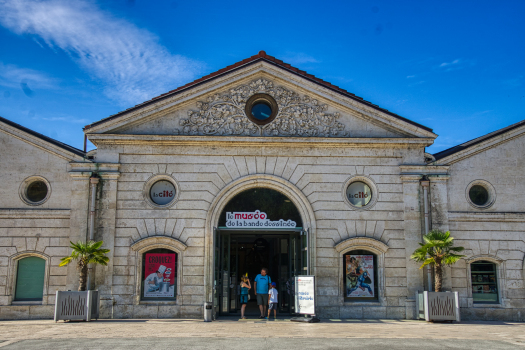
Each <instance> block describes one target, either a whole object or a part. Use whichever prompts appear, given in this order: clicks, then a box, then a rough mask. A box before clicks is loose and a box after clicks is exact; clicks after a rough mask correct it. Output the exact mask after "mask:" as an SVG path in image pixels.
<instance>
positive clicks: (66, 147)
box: [0, 117, 86, 158]
mask: <svg viewBox="0 0 525 350" xmlns="http://www.w3.org/2000/svg"><path fill="white" fill-rule="evenodd" d="M0 122H2V123H4V124H7V125H9V126H11V127H13V128H15V129H17V130H20V131H22V132H24V133H27V134H29V135H31V136H34V137H37V138H39V139H41V140H43V141H46V142H49V143H51V144H52V145H55V146H57V147H60V148H62V149H64V150H66V151H68V152H70V153H73V154H75V155H77V156H80V157H83V158H85V156H86V152H84V151H82V150H80V149H78V148H75V147H73V146H70V145H67V144H65V143H63V142H60V141H58V140H55V139H53V138H51V137H48V136H45V135H42V134H40V133H38V132H36V131H34V130H31V129H28V128H26V127H25V126H22V125H20V124H17V123H15V122H13V121H11V120H9V119H6V118H3V117H0Z"/></svg>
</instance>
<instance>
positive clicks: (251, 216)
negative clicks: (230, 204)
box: [226, 210, 297, 228]
mask: <svg viewBox="0 0 525 350" xmlns="http://www.w3.org/2000/svg"><path fill="white" fill-rule="evenodd" d="M296 226H297V223H296V222H295V221H292V220H286V221H285V220H283V219H280V220H278V221H271V220H270V219H268V215H266V213H263V212H261V211H259V210H256V211H254V212H233V213H230V212H227V213H226V227H228V228H295V227H296Z"/></svg>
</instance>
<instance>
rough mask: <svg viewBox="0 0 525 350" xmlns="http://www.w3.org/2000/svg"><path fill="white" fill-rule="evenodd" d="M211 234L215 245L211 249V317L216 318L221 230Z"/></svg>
mask: <svg viewBox="0 0 525 350" xmlns="http://www.w3.org/2000/svg"><path fill="white" fill-rule="evenodd" d="M213 234H214V238H215V245H214V247H213V257H214V261H213V265H214V276H213V317H214V318H217V316H218V315H219V300H220V290H221V279H220V273H221V230H219V229H218V228H214V229H213Z"/></svg>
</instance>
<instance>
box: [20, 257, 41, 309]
mask: <svg viewBox="0 0 525 350" xmlns="http://www.w3.org/2000/svg"><path fill="white" fill-rule="evenodd" d="M45 270H46V261H45V260H44V259H42V258H38V257H35V256H30V257H27V258H23V259H20V260H18V265H17V270H16V287H15V301H42V297H43V295H44V277H45Z"/></svg>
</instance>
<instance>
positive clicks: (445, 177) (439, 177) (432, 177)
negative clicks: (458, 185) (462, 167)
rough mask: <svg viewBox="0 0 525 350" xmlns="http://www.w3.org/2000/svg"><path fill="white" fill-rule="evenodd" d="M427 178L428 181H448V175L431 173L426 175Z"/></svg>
mask: <svg viewBox="0 0 525 350" xmlns="http://www.w3.org/2000/svg"><path fill="white" fill-rule="evenodd" d="M428 179H429V180H430V182H438V181H448V180H449V179H450V175H440V174H436V175H435V174H432V175H429V176H428Z"/></svg>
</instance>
